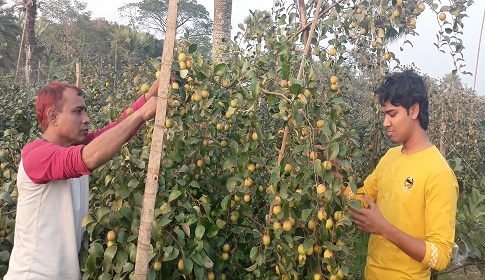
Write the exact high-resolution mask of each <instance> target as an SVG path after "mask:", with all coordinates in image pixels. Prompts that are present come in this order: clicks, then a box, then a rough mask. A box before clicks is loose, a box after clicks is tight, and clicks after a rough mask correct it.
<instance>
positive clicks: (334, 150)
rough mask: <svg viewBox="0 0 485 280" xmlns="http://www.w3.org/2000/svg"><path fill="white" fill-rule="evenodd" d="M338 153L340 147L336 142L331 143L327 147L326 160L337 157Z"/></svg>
mask: <svg viewBox="0 0 485 280" xmlns="http://www.w3.org/2000/svg"><path fill="white" fill-rule="evenodd" d="M339 152H340V146H339V144H338V143H337V142H332V144H330V147H328V159H329V160H332V159H334V158H336V157H337V155H338V153H339Z"/></svg>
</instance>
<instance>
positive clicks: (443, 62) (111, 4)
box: [83, 0, 485, 95]
mask: <svg viewBox="0 0 485 280" xmlns="http://www.w3.org/2000/svg"><path fill="white" fill-rule="evenodd" d="M83 1H84V2H86V3H88V7H87V9H88V10H90V11H92V12H93V17H104V18H106V19H107V20H111V21H119V16H118V7H121V6H122V5H124V4H125V3H130V2H138V1H136V0H117V1H99V0H83ZM280 1H281V0H280ZM287 1H288V0H287ZM197 2H198V3H200V4H202V5H204V6H206V8H207V10H208V11H209V13H210V14H211V16H212V15H213V11H214V0H197ZM444 2H447V1H444ZM272 5H273V0H234V1H233V6H232V11H233V12H232V26H233V30H237V29H238V28H237V25H238V24H239V23H241V22H243V20H244V18H245V17H246V16H247V15H249V10H250V9H251V10H256V9H260V10H270V9H271V7H272ZM426 8H427V9H426V10H425V13H424V14H423V15H422V16H421V17H420V18H419V19H418V21H417V28H416V31H417V32H418V33H419V36H416V37H413V36H409V37H408V38H406V39H408V40H410V41H411V42H412V44H413V46H414V47H411V46H410V45H409V44H406V45H404V46H403V49H404V51H403V52H401V51H400V50H399V47H400V46H401V45H402V42H403V41H404V40H401V41H400V42H397V43H395V44H394V45H392V46H391V47H390V49H391V51H393V52H394V53H395V54H396V56H397V57H398V58H399V60H400V61H401V64H404V65H410V64H412V63H414V65H415V66H416V67H417V68H419V69H420V70H421V71H422V72H423V73H427V74H428V75H430V76H431V77H434V78H437V79H440V78H442V77H443V76H444V75H445V74H447V73H450V72H451V71H452V70H453V69H454V66H453V60H452V59H451V56H450V54H449V53H446V54H443V53H441V52H439V51H438V50H437V48H436V46H434V45H433V43H436V41H437V39H436V34H437V32H438V30H439V26H438V23H437V21H436V15H435V14H434V13H432V12H431V11H430V9H429V7H426ZM467 12H468V18H466V19H464V24H465V29H464V35H463V41H464V45H465V50H464V51H463V53H464V59H465V64H466V67H465V68H464V70H465V71H467V72H471V73H475V67H476V60H477V54H478V44H479V37H480V27H481V24H482V17H483V14H484V12H485V1H484V0H475V4H474V5H473V8H472V9H469V11H467ZM233 33H234V32H233ZM483 37H484V38H482V46H481V50H482V54H481V56H480V60H479V64H478V76H477V79H476V80H477V82H476V90H477V92H478V93H479V94H480V95H484V94H485V34H484V35H483ZM445 50H446V49H445ZM461 77H462V80H463V82H464V83H465V84H466V85H467V86H468V87H473V82H474V77H473V76H468V75H466V76H463V75H461Z"/></svg>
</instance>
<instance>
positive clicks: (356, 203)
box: [347, 199, 362, 210]
mask: <svg viewBox="0 0 485 280" xmlns="http://www.w3.org/2000/svg"><path fill="white" fill-rule="evenodd" d="M347 205H348V206H349V207H350V208H354V209H357V210H358V209H362V204H361V202H360V200H357V199H351V200H349V201H347Z"/></svg>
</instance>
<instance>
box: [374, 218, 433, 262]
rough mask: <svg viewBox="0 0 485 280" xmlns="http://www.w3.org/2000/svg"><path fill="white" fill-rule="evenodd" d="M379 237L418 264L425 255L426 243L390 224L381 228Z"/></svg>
mask: <svg viewBox="0 0 485 280" xmlns="http://www.w3.org/2000/svg"><path fill="white" fill-rule="evenodd" d="M380 235H381V236H382V237H384V238H385V239H387V240H389V241H390V242H391V243H393V244H394V245H396V246H397V247H398V248H399V249H401V251H403V252H404V253H406V254H407V255H408V256H410V257H411V258H413V259H414V260H416V261H418V262H421V261H422V260H423V259H424V256H425V255H426V243H425V242H424V241H423V240H421V239H418V238H414V237H412V236H410V235H408V234H407V233H405V232H403V231H401V230H400V229H398V228H397V227H395V226H394V225H392V224H391V223H389V225H388V226H386V227H384V228H383V230H382V233H381V234H380Z"/></svg>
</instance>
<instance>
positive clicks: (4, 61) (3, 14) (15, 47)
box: [0, 0, 22, 72]
mask: <svg viewBox="0 0 485 280" xmlns="http://www.w3.org/2000/svg"><path fill="white" fill-rule="evenodd" d="M5 4H6V1H5V0H0V53H1V54H0V69H1V70H2V71H3V72H9V71H12V70H15V65H16V63H17V56H18V51H19V43H20V36H21V33H22V29H21V27H20V25H19V24H18V21H17V19H16V18H15V16H14V15H13V14H12V11H11V9H7V8H6V7H5Z"/></svg>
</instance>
